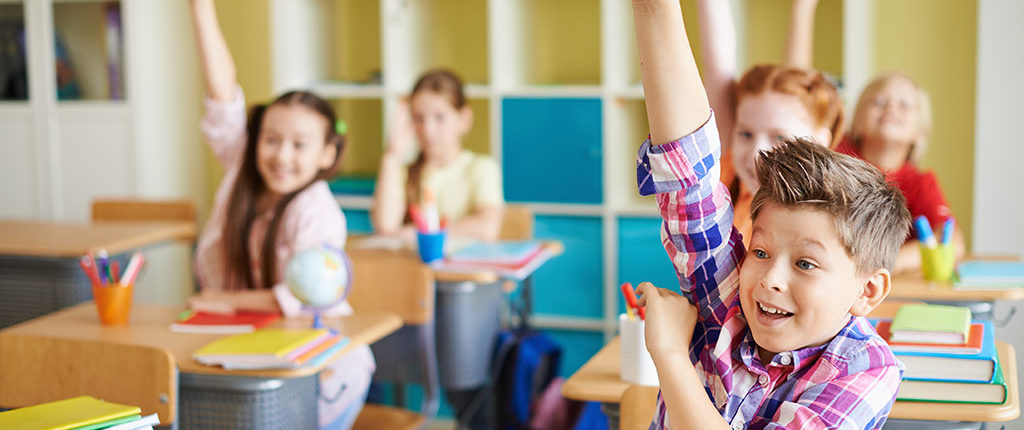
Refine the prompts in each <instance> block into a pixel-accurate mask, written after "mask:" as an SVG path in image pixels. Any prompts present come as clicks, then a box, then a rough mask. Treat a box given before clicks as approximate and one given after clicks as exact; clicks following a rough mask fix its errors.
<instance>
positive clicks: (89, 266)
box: [78, 250, 146, 325]
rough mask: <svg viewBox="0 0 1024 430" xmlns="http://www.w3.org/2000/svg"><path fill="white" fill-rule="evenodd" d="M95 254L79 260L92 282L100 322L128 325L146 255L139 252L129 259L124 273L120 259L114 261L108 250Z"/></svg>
mask: <svg viewBox="0 0 1024 430" xmlns="http://www.w3.org/2000/svg"><path fill="white" fill-rule="evenodd" d="M96 254H98V255H99V259H98V260H97V258H95V257H94V255H93V252H92V251H90V252H89V253H88V254H87V255H85V256H83V257H82V258H81V259H79V261H78V264H79V265H80V266H81V267H82V271H83V272H85V276H86V277H88V278H89V283H91V284H92V297H93V301H95V302H96V311H97V312H98V313H99V315H100V322H101V323H103V325H124V324H127V323H128V317H129V316H131V313H132V291H133V290H134V289H135V280H136V278H138V276H139V271H140V270H142V265H143V264H145V262H146V258H145V257H144V256H143V255H142V254H141V253H138V252H136V253H135V254H133V255H132V258H131V259H130V260H129V261H128V265H127V267H125V269H124V272H123V273H122V272H121V271H120V270H118V264H117V262H116V261H114V262H110V261H109V260H108V259H107V253H106V251H103V250H99V252H97V253H96Z"/></svg>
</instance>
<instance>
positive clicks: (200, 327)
mask: <svg viewBox="0 0 1024 430" xmlns="http://www.w3.org/2000/svg"><path fill="white" fill-rule="evenodd" d="M278 318H281V314H279V313H276V312H256V311H238V312H235V313H234V314H231V315H223V314H215V313H210V312H201V311H186V312H183V313H182V314H181V315H179V317H178V321H177V322H175V323H172V324H171V331H176V332H182V333H223V334H234V333H251V332H253V331H255V330H256V329H258V328H263V327H266V326H268V325H270V323H272V322H274V321H277V320H278Z"/></svg>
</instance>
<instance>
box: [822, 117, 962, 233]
mask: <svg viewBox="0 0 1024 430" xmlns="http://www.w3.org/2000/svg"><path fill="white" fill-rule="evenodd" d="M835 150H836V152H839V153H842V154H846V155H851V156H854V157H857V158H861V159H863V157H861V156H860V153H858V152H857V150H856V149H855V148H854V147H853V145H852V144H851V143H850V139H849V137H847V138H844V139H843V140H842V142H840V143H839V145H837V146H836V149H835ZM885 179H886V180H888V181H889V182H892V183H894V184H895V185H896V188H899V189H900V191H902V192H903V197H904V198H905V199H907V209H908V210H910V216H911V217H912V218H917V217H918V216H921V215H924V216H925V217H927V218H928V223H929V224H931V225H932V230H934V231H936V234H939V233H938V232H940V231H941V230H942V225H943V223H945V222H946V218H949V217H951V216H953V211H952V210H950V209H949V203H947V202H946V196H945V195H943V194H942V188H941V187H939V180H938V179H937V178H936V177H935V173H932V172H931V171H927V172H922V171H920V170H918V168H917V166H915V165H914V164H913V163H910V162H907V163H903V166H901V167H900V168H899V169H896V170H892V171H889V172H886V174H885ZM911 230H913V229H911ZM911 233H912V232H911ZM911 237H912V236H911Z"/></svg>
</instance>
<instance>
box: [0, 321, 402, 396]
mask: <svg viewBox="0 0 1024 430" xmlns="http://www.w3.org/2000/svg"><path fill="white" fill-rule="evenodd" d="M182 310H183V308H182V307H180V306H166V305H153V304H146V303H134V304H133V305H132V318H131V323H130V324H128V325H125V326H109V327H108V326H103V325H100V323H99V317H98V315H97V312H96V305H95V304H94V303H93V302H86V303H81V304H79V305H76V306H72V307H70V308H67V309H64V310H61V311H57V312H54V313H52V314H49V315H46V316H43V317H40V318H36V319H33V320H31V321H27V322H24V323H22V324H18V325H15V326H12V327H8V328H6V329H4V330H2V331H0V336H15V335H20V336H40V337H47V338H70V339H79V340H96V341H102V342H110V343H122V344H136V345H148V346H154V347H158V348H162V349H165V350H167V351H168V352H170V353H171V355H172V356H173V357H174V360H175V361H176V362H177V366H178V371H179V372H181V373H202V374H229V375H248V376H259V377H283V378H292V377H299V376H306V375H311V374H314V373H316V372H319V371H320V370H321V369H322V368H323V367H324V366H326V365H327V364H329V362H331V361H333V360H328V362H327V363H324V364H323V365H321V366H317V367H301V368H298V369H287V370H254V371H248V370H246V371H243V370H231V371H227V370H224V369H222V368H220V367H214V366H206V365H203V364H200V363H199V362H197V361H195V360H193V359H192V352H193V351H195V350H197V349H199V347H201V346H203V345H205V344H206V343H208V342H211V341H213V340H215V339H217V338H220V337H223V336H225V335H223V334H203V333H176V332H172V331H171V328H170V324H171V322H172V321H174V320H175V318H177V316H178V314H179V313H181V311H182ZM311 324H312V321H311V319H309V318H289V319H281V320H278V322H277V323H275V324H274V325H275V326H278V327H309V326H310V325H311ZM324 324H326V325H327V326H329V327H331V328H333V329H335V330H337V331H338V332H339V333H341V334H342V335H344V336H348V337H349V339H350V342H349V344H348V345H347V346H345V347H344V348H342V349H341V351H339V353H338V354H336V355H335V358H337V357H340V356H341V355H343V354H344V353H345V352H348V351H349V350H351V349H352V348H354V347H356V346H361V345H369V344H371V343H373V342H375V341H377V340H379V339H380V338H383V337H384V336H387V335H388V334H390V333H392V332H394V331H395V330H398V329H399V328H400V327H401V326H402V320H401V318H399V317H398V315H396V314H391V313H360V314H356V315H351V316H347V317H340V318H324Z"/></svg>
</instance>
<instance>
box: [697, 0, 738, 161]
mask: <svg viewBox="0 0 1024 430" xmlns="http://www.w3.org/2000/svg"><path fill="white" fill-rule="evenodd" d="M729 1H730V0H700V1H698V2H697V15H698V18H699V19H700V47H701V55H702V56H703V59H704V69H703V71H704V88H706V89H707V92H708V100H710V102H711V107H712V108H713V109H714V110H715V121H717V122H718V134H719V136H721V138H722V143H723V146H724V147H726V148H728V147H729V145H730V144H731V143H730V142H731V141H732V139H731V137H732V128H733V125H734V124H735V121H736V106H735V103H736V98H735V91H736V79H737V78H738V72H737V70H736V24H735V22H734V21H733V17H732V8H731V7H730V6H729Z"/></svg>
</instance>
